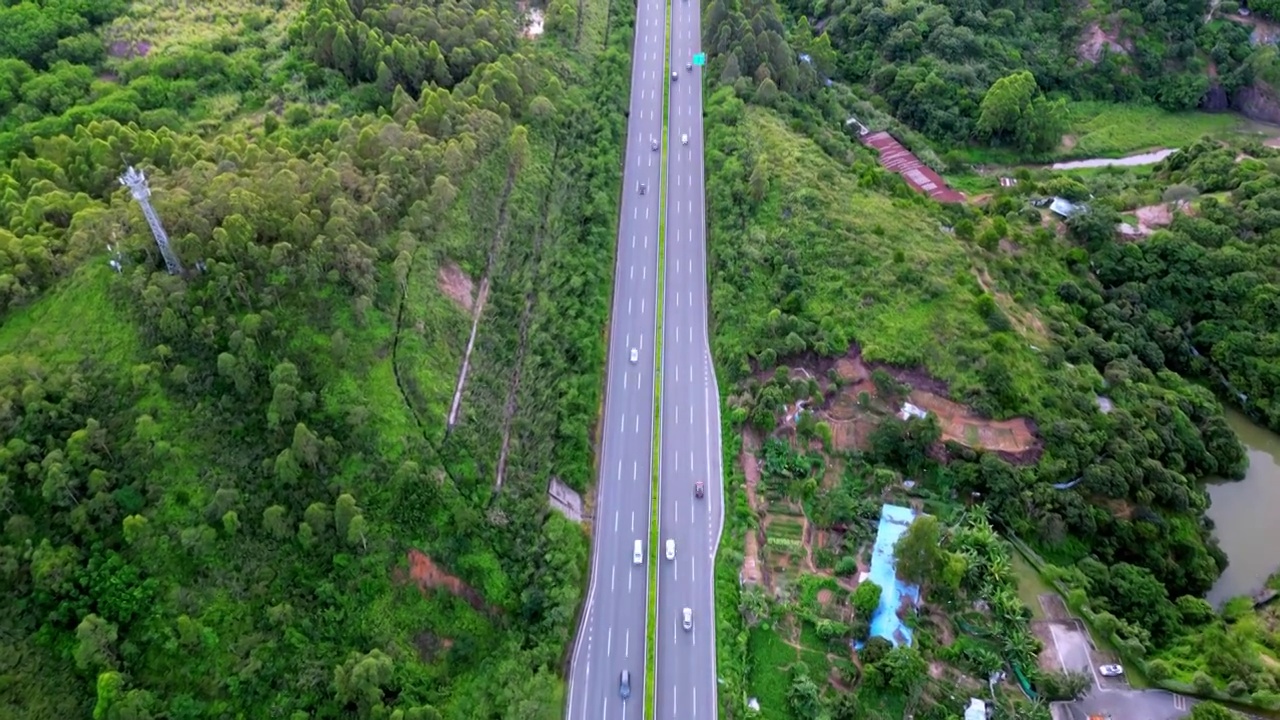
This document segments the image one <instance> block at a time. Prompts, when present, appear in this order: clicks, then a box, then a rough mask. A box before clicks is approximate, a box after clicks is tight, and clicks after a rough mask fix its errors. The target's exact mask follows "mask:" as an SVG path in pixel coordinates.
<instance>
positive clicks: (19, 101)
mask: <svg viewBox="0 0 1280 720" xmlns="http://www.w3.org/2000/svg"><path fill="white" fill-rule="evenodd" d="M464 5H465V4H464ZM131 7H132V9H128V8H126V5H125V4H124V3H115V4H113V3H98V2H93V3H90V2H75V1H72V2H57V1H56V0H49V1H47V2H41V3H39V4H38V5H37V4H36V3H33V2H19V3H17V4H13V3H9V4H8V5H6V6H5V7H4V8H0V14H2V16H0V25H2V26H4V27H5V28H6V32H5V33H4V38H3V40H0V118H2V119H0V162H3V165H0V168H3V169H0V288H3V290H0V298H2V299H0V437H3V438H4V444H3V446H2V447H0V520H2V521H3V525H2V526H0V527H2V528H3V531H2V532H0V575H2V576H3V582H2V583H0V596H2V597H3V601H2V602H0V605H2V606H3V608H4V609H3V611H0V628H2V629H3V631H2V632H0V646H2V650H0V658H3V659H2V660H0V676H3V678H4V681H3V682H0V715H2V716H5V717H24V718H67V717H89V716H92V717H95V718H151V717H156V718H159V717H164V718H175V719H176V718H203V717H221V716H243V717H256V716H260V715H261V716H268V715H269V716H272V717H294V718H302V717H316V718H325V717H331V718H336V717H377V718H398V719H402V720H409V719H418V720H421V719H424V718H480V717H489V718H552V717H558V716H559V714H560V712H561V704H562V696H563V680H562V679H561V677H560V668H561V665H562V663H563V657H564V652H565V651H566V648H567V647H568V641H569V638H570V634H571V633H572V629H573V623H574V620H575V617H576V612H577V607H578V603H579V601H580V598H581V592H582V589H583V587H584V585H585V572H586V564H587V555H588V541H587V538H586V536H585V534H584V533H583V532H582V531H581V529H580V527H579V526H578V525H577V524H576V523H573V522H571V521H568V520H566V519H564V518H563V517H562V516H560V515H559V514H557V513H555V512H553V511H551V510H550V508H549V506H548V503H547V499H546V489H547V484H548V482H549V480H550V478H551V477H552V476H555V477H559V478H561V479H562V480H564V481H565V482H566V483H568V484H569V485H570V486H572V487H575V488H577V489H579V490H583V489H585V488H586V486H587V484H588V482H589V481H590V472H591V462H592V458H591V452H592V450H591V448H592V442H591V433H592V422H593V420H594V415H595V411H596V407H597V406H598V404H599V401H600V387H601V376H600V373H601V371H602V367H603V357H604V347H603V340H602V336H601V328H603V327H604V326H605V323H606V320H607V299H608V292H609V289H608V279H609V277H610V276H611V272H610V271H611V267H612V247H613V241H614V233H613V227H614V225H613V223H614V222H615V217H616V212H617V209H616V202H617V200H616V198H617V187H618V185H619V182H620V178H619V174H620V169H619V168H618V166H617V162H616V158H617V157H618V154H619V147H620V142H621V136H622V132H623V124H624V117H623V113H622V109H623V106H624V103H625V100H626V96H625V84H626V83H625V78H626V76H627V74H628V64H629V59H628V54H627V53H628V49H629V47H630V39H631V22H632V14H631V10H630V6H628V5H626V4H622V5H617V4H613V5H610V4H608V3H603V2H601V3H589V2H587V3H583V4H581V5H578V6H577V7H576V8H575V7H570V6H567V5H560V6H558V10H556V11H553V12H552V13H551V15H550V17H548V18H547V24H546V33H545V34H543V35H541V36H538V37H536V38H530V37H528V36H526V35H525V34H524V18H523V17H522V16H521V15H519V14H518V13H517V12H516V10H515V8H514V7H507V6H488V5H486V6H484V8H483V9H480V8H478V7H472V6H457V5H455V6H448V7H446V6H440V5H436V4H432V3H425V2H424V3H408V4H397V5H395V6H394V7H393V6H391V4H385V5H378V4H371V3H347V2H341V1H340V2H322V1H321V0H316V1H315V2H311V3H308V4H307V5H306V6H305V7H299V6H298V5H297V4H292V3H280V4H278V6H277V10H279V11H280V12H282V13H285V15H284V17H282V18H281V17H278V18H273V19H271V20H268V18H267V17H266V16H265V15H262V14H255V13H254V12H253V11H250V12H246V13H244V14H243V15H241V16H240V17H239V18H238V20H239V21H238V22H237V23H234V24H230V25H222V26H219V28H220V30H219V34H217V35H216V36H214V37H212V38H209V39H207V40H206V41H203V42H200V43H194V44H191V43H184V42H176V41H174V39H175V38H178V37H185V35H184V34H183V33H185V32H186V31H187V30H188V29H189V27H188V26H189V24H190V22H194V20H192V19H190V18H187V19H180V20H178V21H176V24H175V25H173V26H168V27H166V26H164V25H163V24H162V23H152V24H150V25H147V27H149V28H151V31H152V32H153V33H154V34H152V35H149V36H147V37H146V38H145V44H146V45H147V46H148V47H149V51H143V52H139V51H132V52H128V53H123V54H122V53H118V52H117V51H116V50H117V48H116V47H115V44H110V45H109V44H107V43H106V42H105V40H104V38H106V37H116V36H118V35H121V34H126V33H127V32H128V31H129V28H132V27H137V26H135V25H130V24H129V23H131V22H133V19H132V18H131V16H130V13H132V12H141V11H142V10H144V9H145V10H148V11H151V12H153V13H154V14H153V15H151V17H158V16H160V15H161V13H159V9H158V8H159V6H158V5H155V6H149V7H148V6H144V5H143V4H141V3H135V4H134V5H133V6H131ZM192 17H193V18H194V17H196V16H192ZM14 28H17V29H18V31H16V32H14V31H12V30H13V29H14ZM423 33H429V34H431V35H432V36H434V37H436V38H438V41H433V42H431V43H429V44H427V45H421V44H420V43H419V42H418V40H417V38H419V37H422V35H423ZM140 42H142V41H141V40H140V41H138V43H140ZM138 43H134V47H135V48H136V47H137V46H138ZM126 164H127V165H132V166H136V167H138V168H139V169H142V170H143V171H144V172H145V173H146V174H147V177H148V179H149V181H150V186H151V190H152V193H153V195H152V198H151V199H152V203H153V205H154V207H155V210H156V213H157V215H158V216H159V218H160V219H161V221H162V222H163V224H164V226H165V228H166V230H167V232H168V235H169V237H170V238H171V244H172V247H173V249H174V251H175V252H176V254H177V256H178V257H179V258H180V259H181V261H182V263H183V265H184V266H185V272H183V273H181V274H178V275H169V274H167V273H166V272H165V265H164V263H163V262H162V259H161V257H160V254H159V252H158V251H157V249H156V244H155V242H154V240H153V238H152V235H151V232H150V230H149V228H148V225H147V223H146V222H145V221H144V219H143V217H142V213H141V212H140V211H139V209H138V206H137V204H136V203H134V202H133V201H132V200H131V199H130V197H129V193H128V191H127V190H125V189H124V188H121V187H120V186H119V184H118V183H117V182H116V177H117V176H118V175H119V174H120V173H121V172H123V170H124V168H125V165H126ZM108 260H112V261H113V262H115V263H117V264H118V271H115V268H113V267H111V266H108ZM449 273H453V274H454V275H456V276H461V277H464V278H468V279H469V280H470V282H473V283H475V284H477V285H479V284H481V282H482V280H483V281H484V282H483V287H484V288H485V292H483V293H476V292H474V290H473V289H471V288H470V286H468V289H469V290H470V295H469V296H467V297H462V298H460V299H459V298H457V297H452V296H450V295H448V294H447V293H446V290H445V289H442V288H441V281H440V279H439V278H441V277H444V276H446V275H448V274H449ZM548 287H557V288H560V290H559V291H558V292H557V293H556V294H555V295H554V298H553V297H552V296H549V295H547V294H546V292H545V288H548ZM473 303H483V304H484V308H483V312H482V313H481V314H480V321H479V328H478V332H477V337H476V341H475V349H474V350H473V351H472V353H471V355H470V360H469V362H470V372H469V373H468V380H467V382H466V384H465V386H464V387H463V388H462V396H461V401H460V410H459V413H458V415H457V418H456V421H455V422H454V423H453V424H452V427H449V423H448V422H447V418H448V415H449V411H450V400H451V398H452V395H453V392H454V383H455V382H456V380H457V377H458V372H459V370H460V368H461V364H462V359H463V354H464V349H465V347H466V344H467V338H468V334H469V332H470V326H471V322H472V317H473V314H472V312H471V305H472V304H473ZM463 304H465V305H466V307H463V306H462V305H463ZM570 368H572V369H573V370H572V372H569V371H568V369H570Z"/></svg>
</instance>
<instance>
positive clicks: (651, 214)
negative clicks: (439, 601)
mask: <svg viewBox="0 0 1280 720" xmlns="http://www.w3.org/2000/svg"><path fill="white" fill-rule="evenodd" d="M636 13H637V17H636V37H635V47H634V50H633V62H632V71H631V105H630V112H629V119H628V121H627V138H626V145H625V153H624V162H625V166H624V169H623V175H622V183H623V189H622V202H621V211H620V218H619V222H618V248H617V265H616V268H615V278H614V293H613V309H612V318H611V320H610V330H609V354H608V368H607V371H606V372H607V375H606V380H605V407H604V416H603V417H602V418H601V422H602V423H603V425H602V433H601V435H602V447H601V451H600V477H599V482H598V485H597V488H598V489H597V498H596V507H595V514H594V532H593V535H594V537H593V538H592V541H593V546H592V557H591V564H592V568H591V585H590V588H589V589H588V591H587V599H586V606H585V609H584V612H583V616H582V621H581V624H580V626H579V628H578V636H577V643H576V645H575V646H574V650H573V659H572V661H571V662H572V665H571V670H570V677H569V698H568V703H567V713H568V718H570V720H588V719H589V720H609V719H611V718H614V719H618V720H625V719H626V718H631V719H632V720H641V718H643V717H644V703H645V700H646V698H645V697H644V686H645V684H644V672H645V604H646V602H647V599H648V590H647V588H648V569H649V568H648V563H649V557H650V548H649V521H650V516H649V511H650V489H651V487H652V478H653V474H652V468H653V466H652V458H653V417H654V413H653V409H654V403H653V398H654V387H653V384H654V363H655V348H656V345H657V344H656V342H655V333H656V330H655V327H656V320H657V307H656V305H657V288H658V223H659V214H660V213H659V207H660V205H659V195H660V192H659V190H660V188H659V185H660V179H661V163H662V154H661V152H659V151H655V150H654V149H653V147H652V145H653V143H655V142H660V141H661V140H662V98H663V91H664V90H665V84H666V78H665V77H664V74H665V73H664V67H663V54H664V52H665V48H666V33H665V26H666V8H665V4H664V2H663V1H662V0H640V2H639V4H638V6H637V8H636ZM642 184H643V185H644V186H645V187H646V192H644V193H643V194H642V193H641V192H640V187H641V185H642ZM633 351H634V352H635V354H636V360H635V361H634V362H633V361H632V360H631V354H632V352H633ZM636 540H640V541H641V543H642V544H643V547H642V551H643V553H644V562H643V563H641V564H635V563H634V562H633V557H632V555H633V550H634V546H635V542H636ZM623 670H627V671H629V672H630V673H631V696H630V698H629V699H627V700H623V698H622V697H621V693H620V691H619V678H620V676H621V673H622V671H623Z"/></svg>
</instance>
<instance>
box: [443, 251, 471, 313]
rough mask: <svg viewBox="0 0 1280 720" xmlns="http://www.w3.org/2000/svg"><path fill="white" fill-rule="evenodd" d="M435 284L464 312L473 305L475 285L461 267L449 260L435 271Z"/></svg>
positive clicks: (468, 310)
mask: <svg viewBox="0 0 1280 720" xmlns="http://www.w3.org/2000/svg"><path fill="white" fill-rule="evenodd" d="M436 284H437V285H438V286H439V288H440V292H442V293H444V295H445V297H447V298H449V299H450V300H452V301H453V302H454V303H456V304H457V305H458V307H460V308H462V309H463V310H464V311H466V312H471V309H472V308H474V307H475V301H476V287H475V283H474V282H472V281H471V278H470V277H467V274H466V273H465V272H463V271H462V268H460V267H458V266H457V265H456V264H454V263H451V262H446V263H445V264H444V265H441V266H440V271H439V272H438V273H436Z"/></svg>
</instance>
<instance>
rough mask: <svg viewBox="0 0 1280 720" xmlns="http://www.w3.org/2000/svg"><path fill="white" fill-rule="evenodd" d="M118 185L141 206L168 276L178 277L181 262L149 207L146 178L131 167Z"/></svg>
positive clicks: (149, 189)
mask: <svg viewBox="0 0 1280 720" xmlns="http://www.w3.org/2000/svg"><path fill="white" fill-rule="evenodd" d="M120 184H121V185H123V186H125V187H127V188H129V192H131V193H133V199H134V200H137V201H138V204H139V205H141V206H142V214H143V215H145V216H146V218H147V224H148V225H150V226H151V234H152V235H154V236H155V237H156V245H157V246H159V248H160V254H161V255H163V256H164V264H165V267H167V268H168V269H169V274H170V275H178V274H180V273H182V272H183V268H182V262H181V261H179V260H178V255H177V253H175V252H174V251H173V248H172V247H170V246H169V234H168V233H166V232H165V231H164V226H163V225H161V224H160V218H159V217H157V216H156V211H155V208H153V207H151V188H150V187H149V186H148V185H147V176H146V175H143V174H142V171H141V170H138V169H136V168H134V167H133V166H132V165H130V166H129V169H127V170H125V173H124V174H123V175H121V176H120Z"/></svg>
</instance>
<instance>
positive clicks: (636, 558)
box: [631, 540, 644, 565]
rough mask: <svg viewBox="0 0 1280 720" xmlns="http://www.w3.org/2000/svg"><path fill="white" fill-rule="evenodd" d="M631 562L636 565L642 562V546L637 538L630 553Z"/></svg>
mask: <svg viewBox="0 0 1280 720" xmlns="http://www.w3.org/2000/svg"><path fill="white" fill-rule="evenodd" d="M631 562H633V563H635V564H636V565H639V564H640V563H643V562H644V546H643V545H642V544H641V543H640V541H639V540H636V549H635V551H634V552H633V553H632V554H631Z"/></svg>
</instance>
